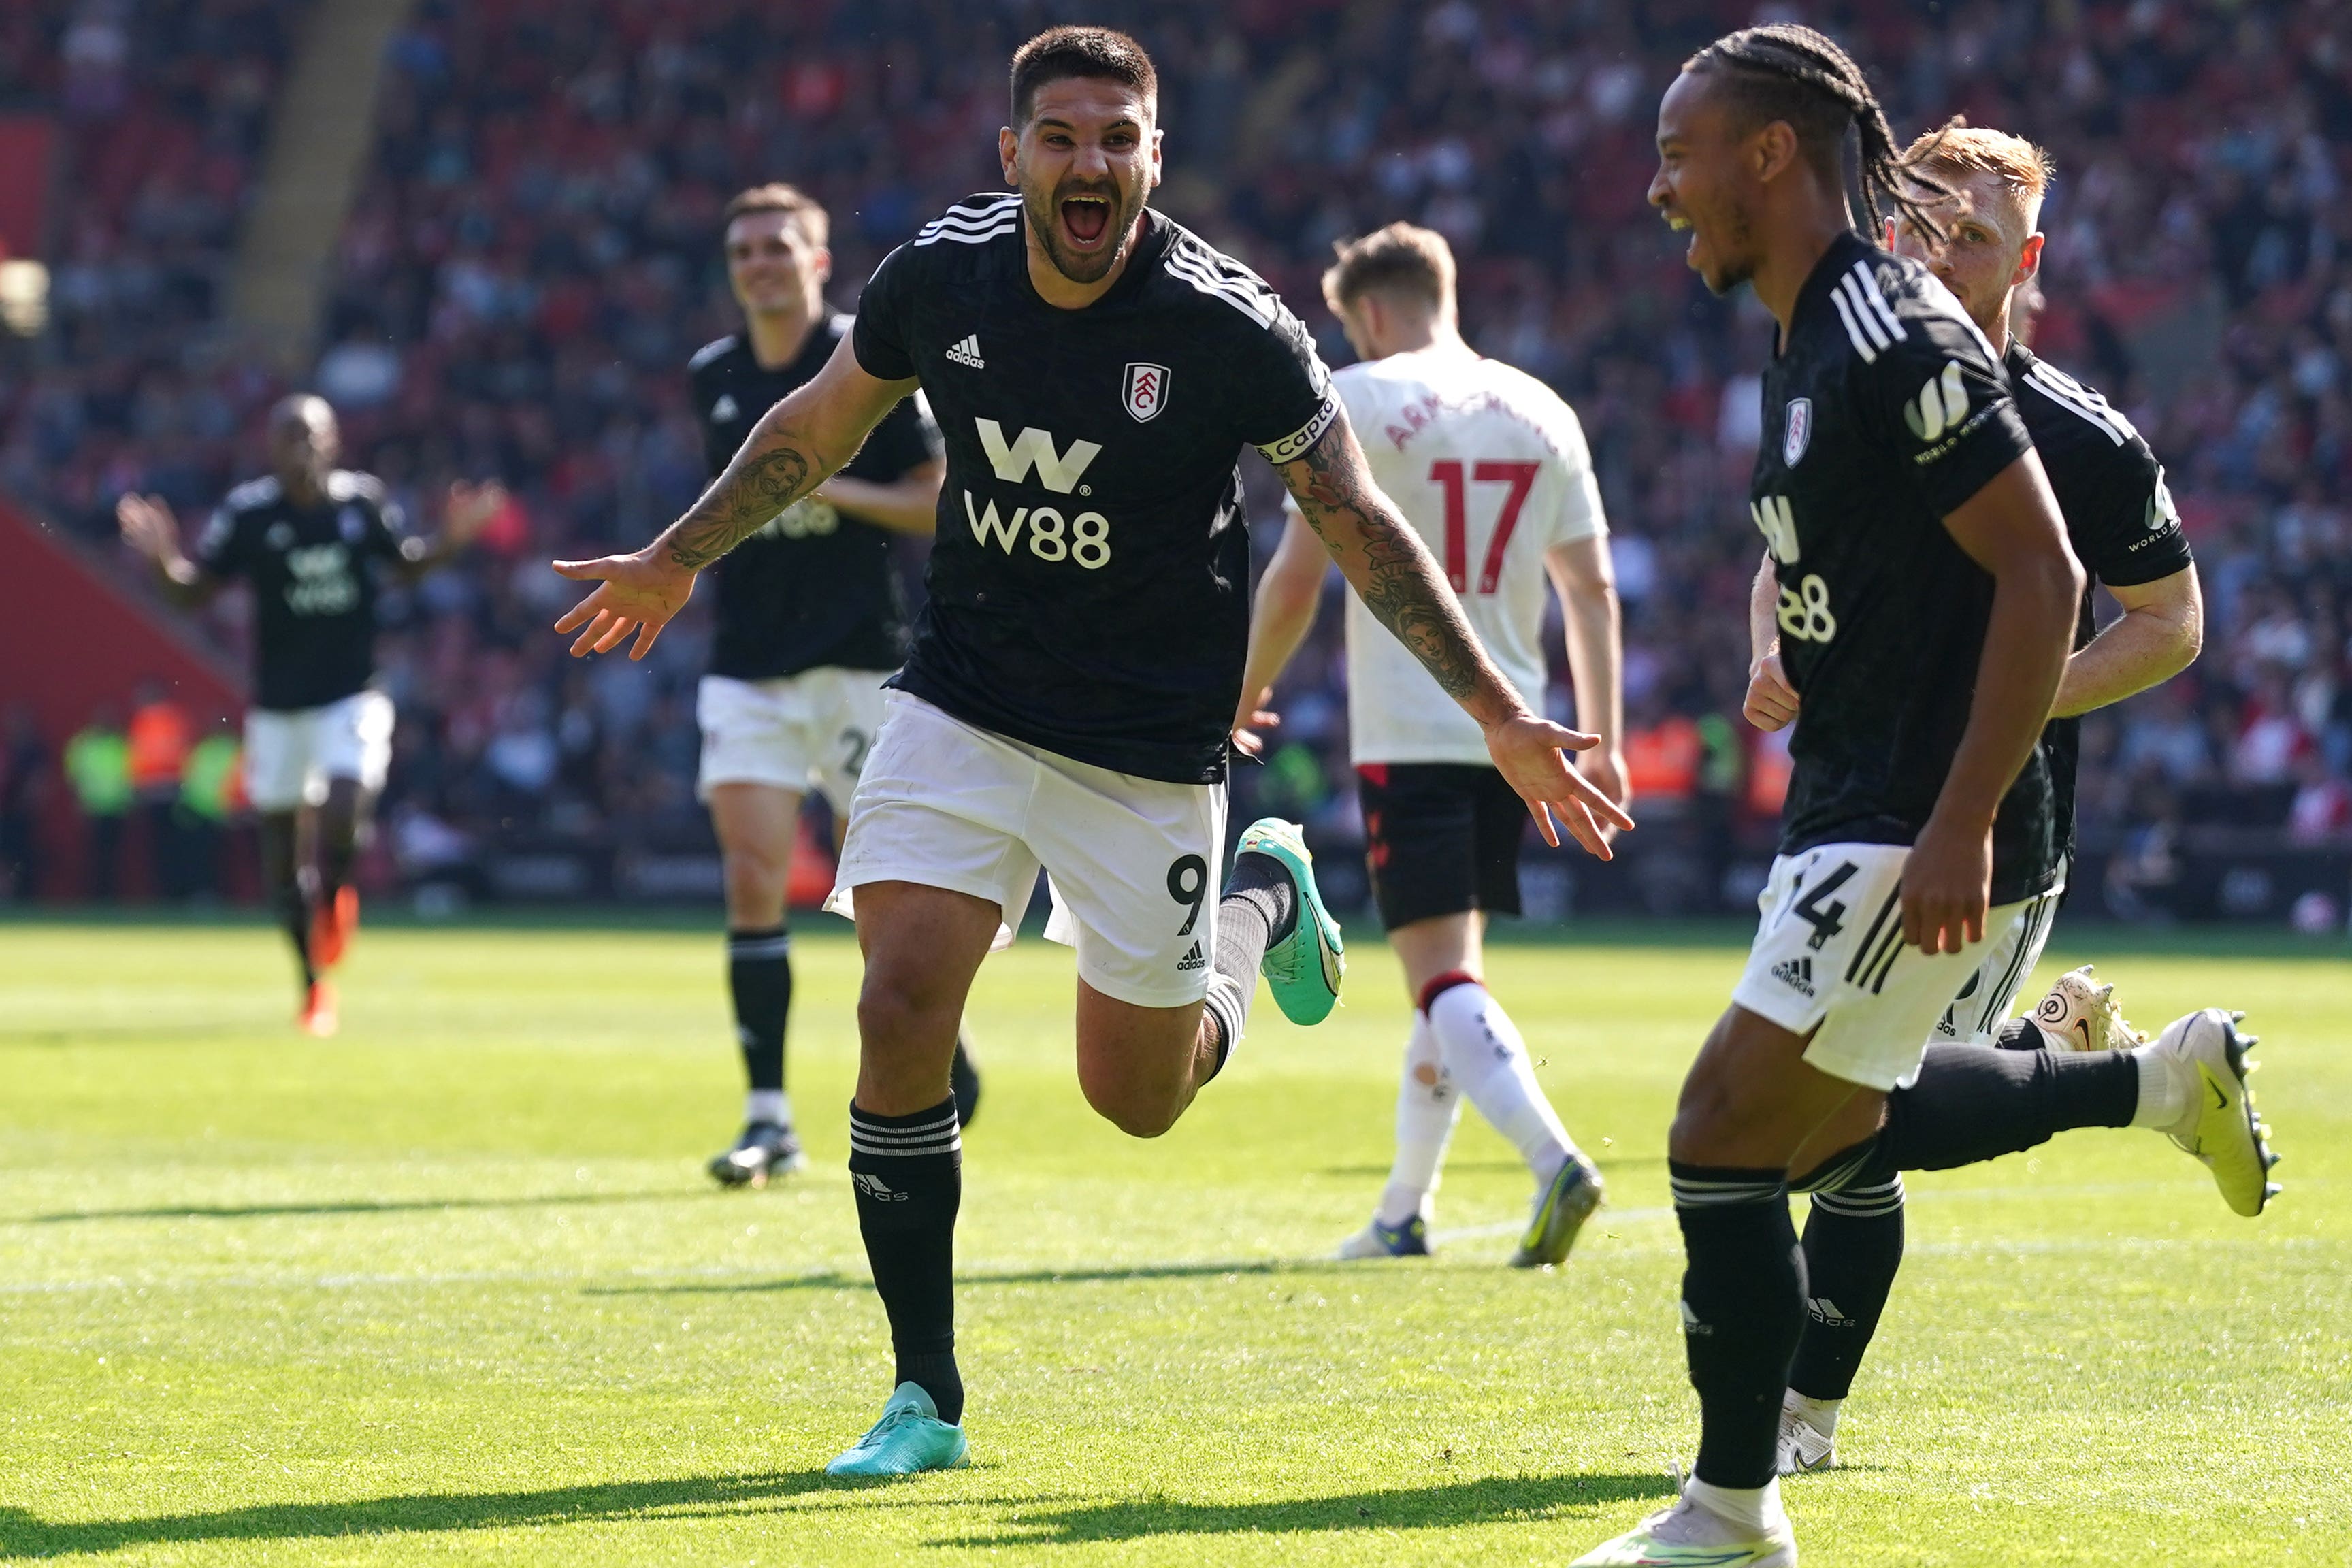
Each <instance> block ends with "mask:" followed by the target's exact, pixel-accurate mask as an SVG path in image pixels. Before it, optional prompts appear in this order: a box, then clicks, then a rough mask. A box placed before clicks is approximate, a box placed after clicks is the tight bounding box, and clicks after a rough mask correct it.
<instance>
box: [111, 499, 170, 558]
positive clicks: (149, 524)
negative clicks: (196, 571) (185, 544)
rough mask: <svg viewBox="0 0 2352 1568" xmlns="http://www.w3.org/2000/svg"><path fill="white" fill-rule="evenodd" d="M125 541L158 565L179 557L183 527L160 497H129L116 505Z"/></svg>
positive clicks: (116, 519)
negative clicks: (181, 528)
mask: <svg viewBox="0 0 2352 1568" xmlns="http://www.w3.org/2000/svg"><path fill="white" fill-rule="evenodd" d="M114 521H115V523H116V525H117V526H119V527H120V528H121V530H122V542H123V543H125V544H128V545H129V546H131V549H133V550H136V551H137V552H139V553H140V554H142V555H143V556H145V557H146V558H147V559H148V560H150V561H152V562H153V563H155V564H157V565H158V566H169V565H170V564H171V563H173V562H174V561H176V560H178V559H179V558H180V524H179V521H178V520H177V519H175V518H173V515H172V509H171V508H170V507H168V506H166V505H164V504H163V497H161V496H141V495H126V496H124V497H123V498H122V499H121V500H119V501H116V502H115V503H114Z"/></svg>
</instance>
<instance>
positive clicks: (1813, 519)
mask: <svg viewBox="0 0 2352 1568" xmlns="http://www.w3.org/2000/svg"><path fill="white" fill-rule="evenodd" d="M1849 128H1853V130H1855V131H1856V132H1858V133H1859V136H1858V140H1859V143H1860V149H1859V159H1858V163H1859V168H1860V173H1861V177H1862V193H1863V201H1864V207H1865V209H1866V210H1867V212H1868V214H1869V216H1870V219H1871V226H1872V229H1875V228H1876V226H1877V220H1878V216H1879V205H1878V204H1879V202H1880V200H1881V198H1882V197H1885V198H1889V199H1891V200H1892V202H1893V204H1894V205H1895V208H1896V209H1897V211H1899V212H1901V213H1903V214H1904V215H1906V216H1909V217H1911V218H1912V220H1913V221H1914V222H1916V223H1918V224H1919V225H1920V226H1921V227H1922V229H1923V231H1927V232H1934V233H1940V232H1941V230H1940V229H1939V228H1937V226H1936V225H1935V224H1934V222H1933V221H1932V220H1930V219H1927V218H1926V217H1925V216H1923V215H1922V214H1920V213H1919V211H1918V210H1917V200H1918V195H1917V194H1919V193H1924V194H1935V195H1940V194H1943V193H1942V191H1941V189H1940V187H1934V186H1931V185H1928V184H1927V183H1926V182H1925V181H1924V178H1923V177H1921V176H1918V175H1917V174H1916V173H1915V172H1913V171H1911V170H1909V169H1908V168H1906V166H1905V164H1904V163H1903V161H1902V155H1901V153H1899V152H1898V150H1897V148H1896V146H1895V142H1894V140H1893V137H1892V134H1891V133H1890V132H1889V131H1888V129H1887V124H1886V117H1885V113H1884V112H1883V111H1882V110H1880V108H1879V106H1878V101H1877V100H1876V98H1875V97H1874V95H1873V94H1872V92H1871V90H1870V88H1869V85H1868V83H1867V82H1866V81H1865V80H1864V78H1863V76H1862V73H1861V71H1860V69H1859V68H1856V67H1855V66H1854V64H1853V61H1852V60H1851V59H1849V58H1847V57H1846V55H1845V52H1844V51H1843V49H1841V48H1839V47H1837V45H1835V44H1834V43H1832V42H1831V40H1830V39H1828V38H1827V37H1823V36H1822V35H1821V34H1819V33H1817V32H1815V31H1813V30H1812V29H1811V28H1809V27H1802V26H1790V25H1785V24H1773V25H1769V26H1760V27H1753V28H1748V29H1746V30H1743V31H1741V32H1738V33H1733V34H1730V35H1728V36H1727V37H1722V38H1719V39H1717V41H1716V42H1715V43H1713V44H1711V45H1709V46H1708V47H1706V48H1704V49H1702V50H1700V51H1699V52H1698V53H1697V54H1696V55H1694V56H1693V57H1692V58H1690V59H1689V60H1687V61H1685V64H1684V67H1683V69H1682V71H1681V73H1680V74H1679V75H1678V77H1677V78H1676V79H1675V82H1674V84H1673V85H1672V86H1671V87H1670V88H1668V89H1667V91H1666V93H1665V96H1664V100H1662V101H1661V103H1660V105H1659V109H1658V135H1657V140H1658V152H1659V166H1658V170H1657V173H1656V174H1654V176H1653V178H1652V180H1651V183H1650V190H1649V198H1650V201H1651V203H1652V205H1654V206H1656V207H1657V208H1658V209H1659V210H1660V212H1661V214H1662V215H1663V216H1664V217H1665V218H1666V220H1667V221H1668V223H1669V224H1671V225H1672V226H1674V227H1675V229H1676V230H1679V231H1684V232H1687V233H1688V234H1689V236H1690V247H1689V250H1688V253H1687V258H1686V259H1687V261H1688V263H1689V265H1690V266H1691V267H1692V268H1695V269H1696V271H1697V272H1698V273H1699V275H1700V277H1701V278H1702V279H1704V280H1705V281H1706V285H1707V287H1708V288H1709V289H1712V290H1714V291H1715V292H1717V293H1723V292H1727V291H1728V290H1729V289H1732V288H1733V287H1735V286H1737V285H1738V284H1740V283H1743V282H1744V283H1748V284H1750V285H1751V286H1752V287H1753V288H1754V289H1755V292H1756V298H1757V300H1758V301H1759V303H1761V304H1762V305H1763V306H1764V308H1765V309H1766V310H1767V311H1769V313H1770V315H1771V316H1772V318H1773V320H1774V321H1776V322H1777V323H1778V324H1779V327H1780V331H1779V335H1778V341H1777V343H1776V346H1775V351H1774V353H1773V355H1772V359H1771V361H1770V363H1769V365H1768V366H1767V368H1766V372H1765V376H1764V384H1763V390H1762V395H1763V408H1764V424H1765V433H1766V435H1765V439H1764V441H1763V442H1762V444H1761V446H1760V447H1759V450H1758V452H1757V457H1756V468H1755V473H1754V477H1753V479H1752V480H1751V483H1750V502H1749V507H1750V511H1751V513H1752V515H1753V517H1754V519H1755V521H1756V523H1757V526H1758V527H1759V530H1761V531H1762V532H1763V534H1764V537H1765V541H1766V543H1767V545H1768V546H1769V549H1770V551H1771V553H1772V558H1773V561H1774V563H1775V567H1776V573H1777V577H1778V582H1779V593H1778V616H1777V618H1778V620H1779V623H1780V636H1781V639H1782V641H1781V647H1782V650H1783V652H1782V658H1783V661H1784V663H1785V664H1786V666H1787V668H1788V674H1789V679H1790V685H1791V686H1792V687H1793V688H1794V689H1796V690H1798V691H1799V692H1801V693H1802V694H1803V707H1802V710H1801V713H1800V715H1799V718H1798V721H1797V726H1796V732H1795V737H1794V740H1793V742H1792V744H1791V746H1790V756H1791V760H1792V764H1793V773H1792V777H1791V780H1790V789H1789V800H1788V808H1787V820H1786V822H1785V824H1784V826H1783V829H1782V835H1781V843H1780V857H1779V858H1777V859H1776V860H1775V861H1774V863H1773V867H1772V872H1771V877H1770V880H1769V886H1768V888H1767V889H1766V892H1765V894H1764V898H1763V900H1762V904H1763V916H1762V920H1761V921H1760V923H1759V929H1758V931H1757V936H1756V942H1755V945H1754V947H1753V948H1752V949H1751V951H1750V952H1749V955H1748V966H1747V969H1746V972H1745V973H1743V974H1742V976H1741V978H1740V980H1739V983H1738V985H1737V986H1736V987H1735V988H1734V990H1733V993H1732V1005H1731V1006H1730V1007H1729V1008H1728V1010H1727V1011H1726V1012H1725V1014H1724V1016H1723V1017H1722V1019H1721V1020H1720V1021H1719V1022H1718V1023H1717V1025H1716V1027H1715V1029H1714V1031H1713V1033H1712V1034H1711V1035H1710V1036H1709V1037H1708V1039H1707V1041H1706V1046H1705V1047H1704V1048H1703V1049H1702V1050H1701V1051H1700V1053H1699V1056H1698V1059H1697V1060H1696V1062H1695V1063H1694V1064H1693V1065H1692V1068H1691V1070H1690V1074H1689V1076H1688V1078H1687V1079H1685V1082H1684V1085H1683V1091H1682V1097H1681V1102H1680V1105H1679V1106H1678V1108H1677V1110H1676V1113H1675V1122H1674V1127H1673V1131H1672V1133H1671V1135H1670V1138H1669V1142H1668V1150H1667V1152H1668V1170H1669V1175H1670V1178H1671V1184H1672V1187H1673V1191H1674V1198H1675V1215H1676V1218H1677V1219H1678V1221H1679V1222H1680V1225H1681V1227H1682V1233H1683V1244H1684V1250H1685V1258H1686V1260H1687V1261H1686V1268H1685V1273H1684V1276H1683V1284H1682V1301H1681V1313H1682V1321H1683V1328H1684V1336H1685V1350H1686V1353H1687V1355H1688V1357H1689V1363H1690V1373H1691V1382H1692V1384H1693V1385H1694V1386H1695V1387H1696V1390H1697V1392H1698V1395H1699V1410H1700V1433H1701V1435H1700V1439H1699V1448H1698V1456H1697V1459H1696V1464H1695V1465H1694V1467H1693V1474H1692V1479H1691V1480H1690V1481H1689V1483H1688V1484H1687V1485H1686V1486H1685V1488H1684V1489H1683V1494H1682V1496H1681V1498H1680V1499H1678V1500H1676V1502H1675V1504H1674V1505H1673V1506H1672V1507H1670V1508H1668V1509H1664V1510H1660V1511H1659V1512H1657V1513H1655V1514H1654V1515H1652V1516H1651V1517H1650V1518H1649V1519H1647V1520H1645V1521H1643V1522H1642V1523H1641V1524H1640V1525H1639V1526H1637V1527H1636V1528H1635V1529H1633V1530H1632V1531H1628V1532H1627V1533H1625V1534H1624V1535H1622V1536H1620V1537H1618V1538H1617V1539H1615V1540H1613V1541H1612V1542H1607V1543H1606V1544H1604V1545H1602V1546H1601V1547H1599V1548H1597V1549H1595V1550H1594V1551H1593V1552H1591V1553H1589V1554H1588V1555H1587V1556H1585V1557H1583V1558H1580V1559H1579V1561H1580V1563H1592V1564H1607V1563H1651V1564H1696V1563H1716V1564H1724V1563H1740V1564H1747V1565H1751V1568H1784V1565H1790V1564H1793V1563H1795V1562H1796V1556H1797V1552H1796V1542H1795V1538H1794V1536H1793V1535H1792V1533H1791V1532H1790V1527H1789V1521H1788V1517H1787V1515H1786V1514H1785V1513H1784V1512H1783V1511H1782V1510H1781V1507H1780V1494H1779V1487H1778V1482H1777V1480H1776V1479H1775V1477H1774V1460H1775V1447H1776V1439H1777V1436H1778V1427H1779V1421H1780V1405H1781V1395H1782V1394H1783V1392H1784V1390H1785V1389H1786V1387H1787V1383H1788V1373H1789V1366H1790V1358H1791V1356H1792V1355H1793V1353H1794V1352H1795V1350H1796V1345H1797V1340H1798V1336H1799V1333H1800V1331H1801V1328H1802V1325H1803V1322H1804V1314H1805V1306H1804V1302H1805V1289H1804V1272H1803V1264H1802V1261H1801V1254H1800V1252H1799V1250H1798V1246H1797V1236H1796V1232H1795V1230H1794V1228H1793V1227H1792V1226H1791V1225H1790V1218H1789V1202H1788V1190H1789V1176H1790V1166H1791V1163H1792V1162H1793V1161H1794V1160H1795V1159H1796V1158H1797V1157H1798V1156H1799V1154H1800V1152H1801V1151H1802V1149H1803V1148H1804V1146H1805V1144H1806V1143H1807V1142H1808V1141H1809V1140H1811V1139H1813V1138H1815V1137H1816V1136H1820V1135H1823V1134H1825V1133H1826V1132H1828V1131H1830V1130H1832V1129H1839V1130H1843V1128H1845V1127H1847V1126H1850V1125H1852V1126H1858V1127H1859V1131H1855V1132H1853V1134H1852V1135H1851V1136H1848V1137H1845V1138H1843V1140H1842V1142H1844V1143H1849V1144H1850V1143H1853V1142H1858V1141H1860V1140H1862V1139H1865V1138H1867V1137H1869V1136H1871V1135H1872V1134H1873V1132H1874V1130H1875V1129H1876V1127H1877V1125H1878V1122H1879V1120H1880V1116H1881V1111H1882V1109H1883V1104H1884V1100H1885V1094H1886V1092H1887V1091H1888V1090H1889V1089H1893V1088H1894V1087H1895V1084H1896V1083H1897V1082H1898V1081H1899V1080H1901V1079H1904V1078H1905V1077H1906V1076H1908V1074H1909V1073H1910V1072H1911V1071H1912V1069H1913V1068H1915V1067H1916V1065H1917V1063H1918V1059H1919V1055H1920V1050H1921V1042H1922V1041H1924V1040H1925V1039H1926V1038H1927V1034H1928V1031H1929V1030H1930V1029H1932V1028H1933V1027H1934V1026H1935V1024H1936V1021H1937V1018H1938V1017H1939V1016H1941V1015H1942V1013H1943V1010H1944V1008H1945V1006H1946V1005H1947V1004H1948V1003H1949V1002H1950V1001H1951V999H1952V997H1953V995H1954V994H1955V993H1956V992H1957V991H1958V989H1959V985H1960V983H1961V981H1962V980H1964V979H1965V978H1966V976H1967V974H1968V973H1969V971H1970V970H1972V969H1974V968H1975V967H1976V965H1977V963H1978V961H1979V959H1980V958H1981V956H1982V949H1983V947H1984V944H1985V942H1986V939H1987V937H1988V935H1991V936H1994V937H1998V936H1999V935H2000V933H2002V932H2004V931H2007V930H2008V928H2009V927H2010V926H2011V923H2012V922H2014V921H2019V920H2021V919H2023V918H2024V917H2025V915H2026V912H2027V910H2028V906H2029V905H2030V904H2031V902H2032V900H2034V899H2036V898H2038V897H2039V896H2040V895H2042V893H2045V892H2047V891H2048V890H2050V889H2051V888H2052V887H2053V885H2054V884H2055V881H2056V879H2057V875H2058V848H2059V847H2058V846H2057V845H2056V844H2055V843H2054V842H2053V831H2052V830H2053V799H2052V795H2051V788H2050V779H2049V774H2048V771H2047V768H2046V766H2045V765H2044V763H2043V762H2042V759H2041V758H2040V757H2039V755H2038V754H2037V752H2036V748H2035V742H2036V741H2037V740H2038V738H2039V737H2040V734H2041V731H2042V720H2043V719H2044V717H2046V716H2047V714H2048V713H2049V711H2050V703H2051V700H2052V698H2053V696H2055V695H2056V692H2057V689H2058V682H2059V678H2060V676H2061V674H2062V672H2063V668H2064V666H2065V662H2066V654H2067V633H2068V630H2069V628H2070V627H2071V626H2072V624H2073V617H2074V606H2075V601H2076V599H2077V597H2078V596H2079V595H2081V593H2082V591H2083V576H2082V571H2081V568H2080V567H2078V566H2077V565H2076V564H2075V563H2074V557H2073V556H2072V554H2071V553H2070V552H2068V550H2067V548H2066V535H2065V528H2064V524H2063V521H2061V519H2060V517H2059V515H2058V509H2057V506H2056V504H2055V502H2054V501H2053V500H2052V498H2051V495H2050V487H2049V482H2048V480H2047V479H2045V478H2044V477H2043V474H2042V465H2041V462H2040V460H2039V459H2038V458H2036V457H2035V456H2034V453H2033V447H2032V440H2031V439H2030V437H2028V436H2027V434H2026V430H2025V426H2024V422H2023V420H2022V419H2021V417H2020V416H2019V415H2018V412H2017V408H2016V404H2015V402H2014V400H2013V399H2012V397H2011V395H2010V390H2009V384H2008V379H2007V377H2006V376H2005V375H2004V374H2002V371H2001V368H2000V360H1999V356H1998V355H1996V354H1995V353H1993V351H1992V348H1991V346H1990V344H1988V343H1987V342H1985V341H1984V336H1983V334H1982V333H1981V332H1979V331H1978V330H1977V328H1976V325H1975V323H1974V322H1972V321H1969V319H1968V317H1967V316H1966V315H1965V314H1963V313H1962V312H1961V310H1959V308H1958V304H1957V303H1956V302H1955V301H1954V300H1952V298H1951V295H1950V293H1949V292H1948V290H1947V289H1945V288H1944V287H1943V286H1942V285H1941V284H1939V283H1937V281H1936V280H1935V279H1934V277H1933V275H1932V274H1931V273H1929V272H1928V270H1927V268H1925V267H1923V266H1921V265H1920V264H1919V263H1917V262H1916V261H1912V260H1910V259H1908V258H1899V257H1894V256H1890V255H1888V254H1886V253H1885V252H1884V251H1881V250H1878V249H1876V248H1875V247H1873V246H1872V245H1871V244H1870V243H1869V242H1868V241H1866V240H1865V239H1864V238H1863V237H1861V236H1860V235H1857V234H1856V233H1855V232H1854V230H1853V215H1852V211H1851V209H1850V208H1849V206H1848V204H1847V196H1846V190H1845V182H1844V178H1843V172H1842V168H1841V156H1842V149H1843V143H1844V140H1845V135H1846V132H1847V131H1848V129H1849Z"/></svg>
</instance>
